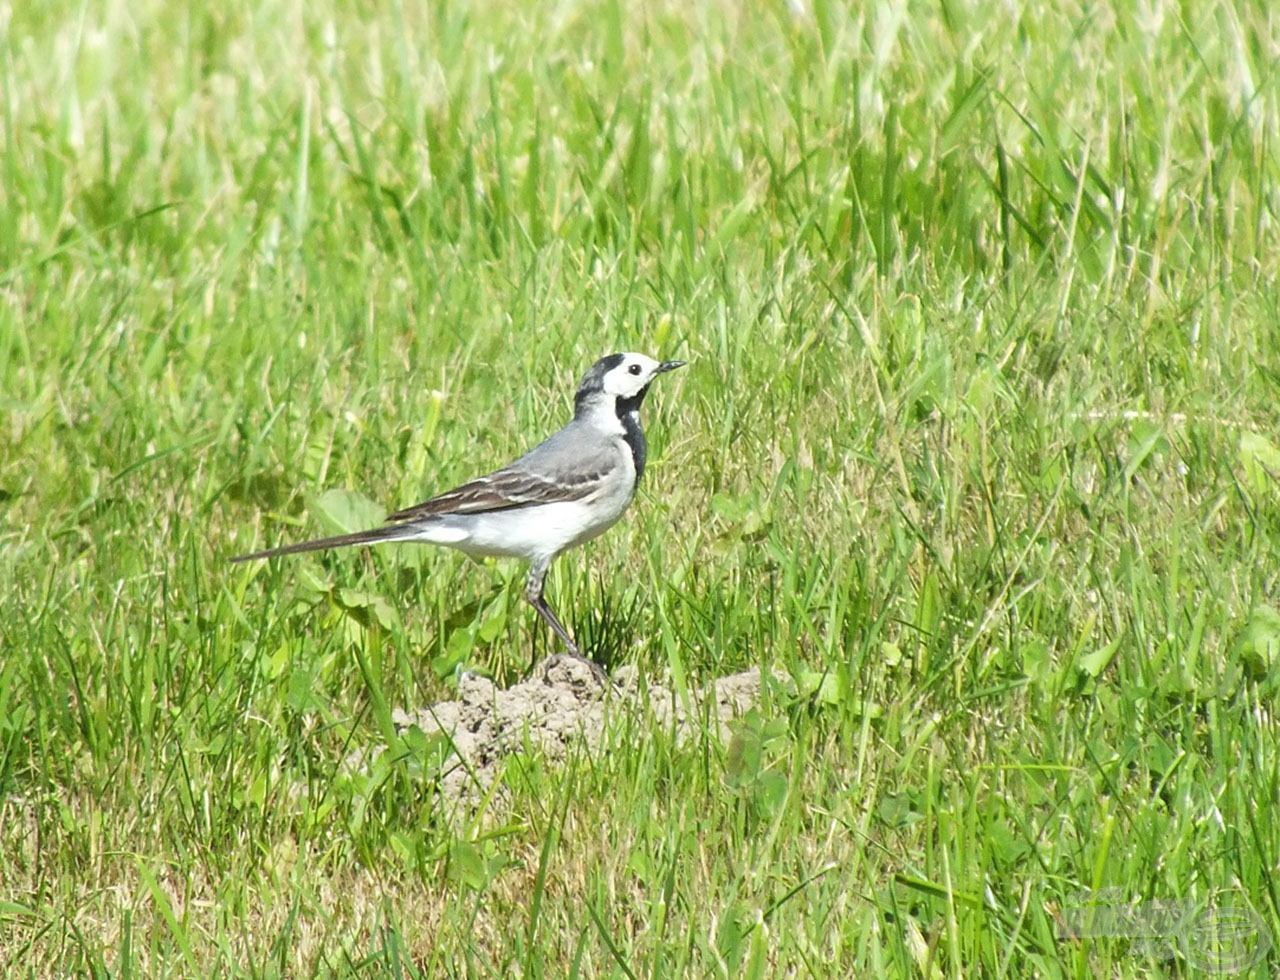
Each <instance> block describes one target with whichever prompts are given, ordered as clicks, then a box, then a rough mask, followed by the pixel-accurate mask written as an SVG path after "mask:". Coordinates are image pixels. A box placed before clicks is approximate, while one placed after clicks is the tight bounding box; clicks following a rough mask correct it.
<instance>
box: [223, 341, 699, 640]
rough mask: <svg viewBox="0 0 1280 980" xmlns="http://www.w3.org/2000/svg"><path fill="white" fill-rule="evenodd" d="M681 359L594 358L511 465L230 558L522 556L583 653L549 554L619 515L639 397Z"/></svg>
mask: <svg viewBox="0 0 1280 980" xmlns="http://www.w3.org/2000/svg"><path fill="white" fill-rule="evenodd" d="M684 363H685V362H684V361H655V360H654V359H653V358H651V357H646V356H645V355H643V354H610V355H609V356H608V357H602V358H600V360H598V361H596V363H595V364H593V365H592V366H591V369H590V370H589V371H587V373H586V374H585V375H584V376H583V378H582V383H581V384H580V385H578V393H577V395H576V396H574V409H573V419H572V420H571V421H570V422H569V424H568V425H566V426H565V427H564V428H563V429H561V430H560V431H559V432H557V433H556V434H555V435H553V436H551V437H550V438H549V439H547V440H546V441H544V442H542V443H540V444H539V445H538V446H536V447H534V448H533V449H531V450H529V452H527V453H525V454H524V455H523V456H521V457H520V458H519V459H517V460H516V461H515V462H514V463H511V464H509V465H507V466H504V467H503V468H502V469H500V470H496V471H495V472H493V473H490V474H489V475H488V476H482V477H479V478H477V479H475V480H472V481H470V482H469V483H464V484H463V485H462V486H460V487H457V488H456V489H453V490H450V491H449V492H448V493H442V494H440V495H439V496H438V497H432V498H431V499H430V500H428V501H425V502H424V503H421V504H418V505H416V506H414V507H408V508H406V509H404V510H401V511H397V512H396V513H394V514H392V515H391V516H390V517H388V518H387V521H386V523H385V524H384V525H383V526H382V527H376V528H372V529H370V530H368V531H357V532H355V533H354V534H339V535H337V536H336V537H331V538H318V539H316V540H313V541H301V542H299V543H298V544H289V545H285V546H283V547H280V548H268V549H267V550H266V551H255V552H253V553H251V554H247V555H237V556H236V557H234V558H232V559H231V561H234V562H241V561H252V560H253V559H255V558H273V557H275V556H276V555H292V554H297V553H298V552H302V551H322V550H325V549H327V548H341V547H346V546H348V545H368V544H380V543H382V542H386V541H426V542H429V543H431V544H442V545H445V546H446V547H449V548H456V549H458V550H459V551H462V552H465V553H466V554H468V555H471V556H473V557H482V556H499V557H506V558H523V559H524V560H525V561H527V562H528V563H529V575H528V578H527V579H526V581H525V589H524V597H525V599H527V600H528V601H529V604H530V605H532V606H533V608H534V609H536V610H537V611H538V615H539V616H541V617H542V618H543V619H544V620H546V623H547V625H548V626H550V627H551V629H552V630H553V631H554V632H555V634H556V636H558V637H559V638H560V639H561V641H562V642H563V643H564V645H565V647H566V648H567V649H568V651H569V653H570V654H571V655H572V656H574V657H577V658H579V659H584V660H585V659H586V658H585V657H583V656H582V651H581V650H579V649H578V646H577V644H575V643H574V642H573V639H572V637H570V636H569V631H568V630H566V629H565V628H564V624H563V623H561V622H560V620H559V619H557V618H556V614H555V613H554V612H552V611H551V607H550V606H548V605H547V602H546V600H545V599H544V598H543V595H542V591H543V582H544V580H545V579H546V577H547V569H548V568H549V567H550V565H551V562H552V561H553V560H555V558H556V557H557V556H558V555H560V554H561V553H562V552H565V551H567V550H568V549H570V548H574V547H577V546H578V545H580V544H582V543H584V542H586V541H590V540H591V539H592V538H594V537H596V536H597V535H600V534H603V533H604V532H605V531H607V530H608V529H609V528H610V527H612V526H613V525H614V524H616V523H617V521H618V518H620V517H621V516H622V513H623V511H625V510H626V509H627V506H628V505H629V504H630V503H631V499H632V497H634V496H635V492H636V486H637V484H639V482H640V477H641V475H642V474H643V473H644V464H645V454H646V448H645V440H644V430H643V429H642V428H641V427H640V403H641V402H643V401H644V396H645V395H646V394H647V393H648V391H649V385H650V383H651V382H652V381H653V379H654V378H656V377H657V376H658V375H660V374H663V373H665V372H667V371H672V370H674V369H675V368H678V367H683V366H684Z"/></svg>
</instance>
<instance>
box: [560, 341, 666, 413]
mask: <svg viewBox="0 0 1280 980" xmlns="http://www.w3.org/2000/svg"><path fill="white" fill-rule="evenodd" d="M684 363H685V362H684V361H655V360H654V359H653V358H652V357H646V356H645V355H644V354H610V355H608V356H607V357H602V358H600V360H598V361H596V362H595V364H593V365H591V368H590V370H588V371H587V373H586V374H584V375H583V376H582V383H581V384H580V385H578V394H577V395H576V396H575V398H574V406H575V408H576V410H577V411H578V412H579V413H582V412H584V411H589V410H591V408H592V407H593V406H596V405H598V404H600V403H601V402H606V403H607V402H613V403H614V404H615V405H616V406H617V413H618V415H623V414H624V413H626V412H634V411H635V410H636V409H638V408H639V407H640V403H641V402H642V401H644V396H645V393H646V392H648V390H649V384H650V382H652V381H653V379H654V378H656V377H657V376H658V375H660V374H665V373H666V372H667V371H674V370H675V369H676V368H678V367H683V366H684Z"/></svg>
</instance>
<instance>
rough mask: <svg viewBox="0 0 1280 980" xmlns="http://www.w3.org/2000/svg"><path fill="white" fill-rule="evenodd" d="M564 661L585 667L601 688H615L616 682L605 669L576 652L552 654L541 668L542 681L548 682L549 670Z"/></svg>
mask: <svg viewBox="0 0 1280 980" xmlns="http://www.w3.org/2000/svg"><path fill="white" fill-rule="evenodd" d="M565 660H573V661H576V662H578V663H580V664H583V665H585V666H586V667H587V669H588V670H590V671H591V676H592V677H593V678H594V679H595V681H596V683H598V684H599V685H600V686H601V687H602V688H608V687H610V686H615V687H616V686H617V682H616V681H614V680H613V679H612V678H611V677H610V676H609V675H608V674H607V673H605V669H604V668H603V667H601V666H600V665H599V664H598V663H596V662H595V661H594V660H592V659H591V658H590V657H586V656H583V654H581V653H579V652H578V651H577V650H570V651H566V652H565V653H554V654H552V655H551V656H550V657H548V658H547V659H546V661H545V666H544V667H543V671H542V680H543V681H544V682H548V681H550V679H551V678H550V674H551V669H552V668H553V667H555V666H556V665H558V664H560V663H561V662H563V661H565Z"/></svg>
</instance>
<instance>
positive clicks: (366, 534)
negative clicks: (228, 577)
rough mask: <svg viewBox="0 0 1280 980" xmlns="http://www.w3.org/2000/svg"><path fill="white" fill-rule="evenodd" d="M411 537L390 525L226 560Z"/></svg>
mask: <svg viewBox="0 0 1280 980" xmlns="http://www.w3.org/2000/svg"><path fill="white" fill-rule="evenodd" d="M412 536H413V528H411V527H404V526H403V525H395V524H392V525H388V526H387V527H375V528H373V529H371V530H368V531H356V532H354V533H353V534H337V535H334V536H333V537H331V538H315V539H314V540H312V541H299V542H298V543H297V544H286V545H284V546H282V547H279V548H268V549H266V550H265V551H251V552H249V554H247V555H235V556H233V557H231V558H228V559H227V561H230V562H241V561H254V560H256V559H258V558H275V557H276V556H277V555H296V554H300V553H301V552H304V551H325V550H327V549H329V548H345V547H347V546H349V545H353V544H378V543H379V542H381V541H396V540H398V539H400V538H406V537H412Z"/></svg>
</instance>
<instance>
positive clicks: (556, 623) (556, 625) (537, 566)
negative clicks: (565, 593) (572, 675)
mask: <svg viewBox="0 0 1280 980" xmlns="http://www.w3.org/2000/svg"><path fill="white" fill-rule="evenodd" d="M550 564H551V562H549V561H539V562H534V564H533V565H531V566H530V567H529V578H528V579H527V580H526V582H525V585H524V597H525V599H526V600H527V601H528V603H529V605H531V606H533V608H534V609H536V610H537V611H538V615H539V616H541V617H542V618H543V620H544V621H545V622H546V624H547V625H548V626H550V627H551V630H552V632H554V633H555V635H556V636H558V637H560V639H561V641H562V642H563V643H564V645H565V646H566V647H567V648H568V650H569V652H570V653H571V654H573V655H574V656H575V657H582V651H581V650H579V649H578V645H577V644H576V643H574V642H573V638H572V637H570V636H569V631H568V630H567V629H565V628H564V624H563V623H561V622H560V620H558V619H556V614H555V613H553V612H552V611H551V607H550V606H548V605H547V602H546V600H545V599H543V598H542V583H543V582H544V581H545V580H546V577H547V568H548V567H549V566H550Z"/></svg>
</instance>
